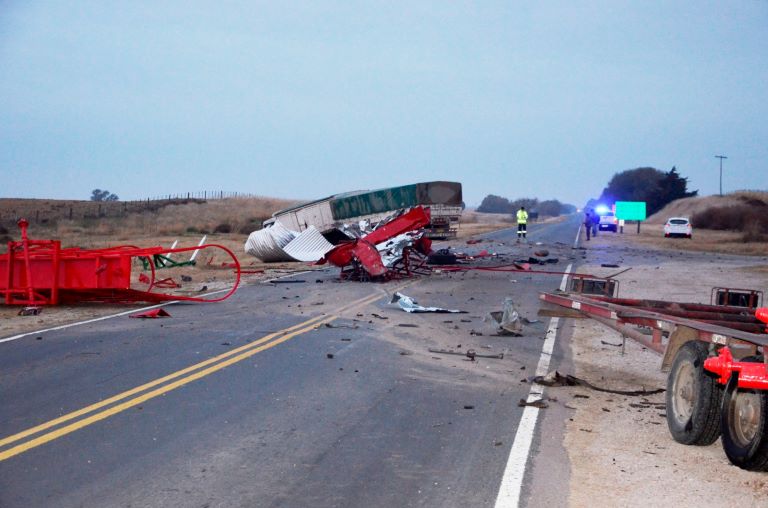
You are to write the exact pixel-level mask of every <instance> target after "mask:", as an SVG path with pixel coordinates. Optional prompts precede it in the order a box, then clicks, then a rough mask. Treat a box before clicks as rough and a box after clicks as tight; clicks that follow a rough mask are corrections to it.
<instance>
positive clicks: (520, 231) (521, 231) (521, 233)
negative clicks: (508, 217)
mask: <svg viewBox="0 0 768 508" xmlns="http://www.w3.org/2000/svg"><path fill="white" fill-rule="evenodd" d="M526 227H527V224H522V223H518V225H517V238H525V233H526Z"/></svg>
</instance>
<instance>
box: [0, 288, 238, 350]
mask: <svg viewBox="0 0 768 508" xmlns="http://www.w3.org/2000/svg"><path fill="white" fill-rule="evenodd" d="M226 291H230V289H222V290H219V291H213V292H211V293H205V294H204V295H200V296H203V297H205V296H213V295H218V294H219V293H224V292H226ZM180 302H182V300H171V301H169V302H163V303H158V304H157V305H150V306H149V307H140V308H138V309H131V310H126V311H124V312H118V313H117V314H110V315H108V316H101V317H97V318H93V319H87V320H85V321H78V322H76V323H68V324H66V325H59V326H54V327H51V328H45V329H43V330H36V331H34V332H26V333H21V334H19V335H14V336H12V337H6V338H4V339H0V344H2V343H3V342H11V341H13V340H19V339H23V338H24V337H29V336H30V335H39V334H41V333H47V332H54V331H57V330H64V329H66V328H72V327H74V326H80V325H87V324H90V323H96V322H97V321H104V320H106V319H112V318H116V317H120V316H125V315H127V314H134V313H136V312H141V311H145V310H151V309H157V308H159V307H165V306H166V305H173V304H174V303H180Z"/></svg>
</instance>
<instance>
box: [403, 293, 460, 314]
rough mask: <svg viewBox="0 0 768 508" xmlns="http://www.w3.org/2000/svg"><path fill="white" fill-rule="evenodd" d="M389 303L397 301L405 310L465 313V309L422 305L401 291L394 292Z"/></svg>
mask: <svg viewBox="0 0 768 508" xmlns="http://www.w3.org/2000/svg"><path fill="white" fill-rule="evenodd" d="M389 303H397V304H398V305H399V306H400V308H401V309H403V310H404V311H405V312H408V313H413V312H437V313H442V314H466V311H463V310H456V309H443V308H441V307H424V306H422V305H419V304H418V303H417V302H416V300H414V299H413V298H411V297H410V296H406V295H404V294H402V293H395V294H394V295H392V300H391V301H390V302H389Z"/></svg>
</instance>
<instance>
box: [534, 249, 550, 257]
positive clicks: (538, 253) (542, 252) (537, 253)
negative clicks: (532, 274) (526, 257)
mask: <svg viewBox="0 0 768 508" xmlns="http://www.w3.org/2000/svg"><path fill="white" fill-rule="evenodd" d="M533 255H534V256H538V257H540V258H545V257H547V256H549V251H548V250H547V249H541V250H535V251H533Z"/></svg>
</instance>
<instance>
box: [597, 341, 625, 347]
mask: <svg viewBox="0 0 768 508" xmlns="http://www.w3.org/2000/svg"><path fill="white" fill-rule="evenodd" d="M600 343H601V344H605V345H606V346H614V347H621V346H623V345H624V344H614V343H613V342H606V341H604V340H601V341H600Z"/></svg>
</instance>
